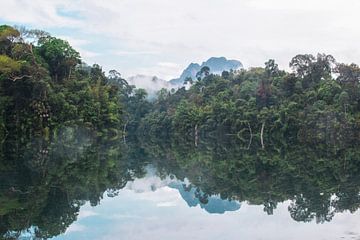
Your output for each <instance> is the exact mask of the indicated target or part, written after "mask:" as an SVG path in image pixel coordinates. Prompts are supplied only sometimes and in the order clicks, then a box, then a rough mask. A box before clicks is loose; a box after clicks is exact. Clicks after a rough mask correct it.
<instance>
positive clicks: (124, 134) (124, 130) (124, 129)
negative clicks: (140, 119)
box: [123, 120, 129, 143]
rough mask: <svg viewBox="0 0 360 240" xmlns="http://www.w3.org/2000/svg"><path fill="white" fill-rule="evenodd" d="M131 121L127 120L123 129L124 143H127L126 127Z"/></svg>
mask: <svg viewBox="0 0 360 240" xmlns="http://www.w3.org/2000/svg"><path fill="white" fill-rule="evenodd" d="M128 122H129V120H127V121H126V122H125V124H124V128H123V138H124V143H126V126H127V124H128Z"/></svg>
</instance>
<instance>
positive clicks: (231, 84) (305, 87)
mask: <svg viewBox="0 0 360 240" xmlns="http://www.w3.org/2000/svg"><path fill="white" fill-rule="evenodd" d="M290 67H291V69H293V72H291V73H288V72H286V71H282V70H279V68H278V65H277V64H276V63H275V62H274V60H269V61H267V62H266V63H265V67H264V68H260V67H256V68H250V69H248V70H241V71H236V72H233V71H230V72H223V73H222V75H221V76H219V75H214V74H209V68H207V67H203V68H202V69H201V71H200V72H199V73H198V79H187V81H188V83H190V85H191V86H190V88H189V89H188V90H186V87H185V86H184V87H182V88H180V89H178V90H177V91H175V92H171V91H170V92H169V91H167V90H165V89H163V90H161V91H160V92H159V94H158V98H157V100H156V102H155V103H153V105H152V109H151V111H150V112H149V113H148V114H147V115H146V116H145V118H143V119H142V120H141V123H140V125H139V129H138V133H140V134H146V135H155V136H156V135H159V134H169V133H176V134H180V135H188V134H192V135H195V137H196V136H197V135H198V134H202V135H208V134H209V133H212V132H214V131H217V132H219V131H220V132H226V133H230V134H237V135H238V136H239V137H240V138H243V139H246V140H247V141H249V139H250V141H251V139H252V137H253V136H255V137H258V138H260V140H261V142H262V145H263V147H264V145H265V140H264V139H265V135H266V136H268V137H270V136H277V137H279V136H280V137H286V138H287V139H295V140H301V141H304V142H326V143H340V142H349V141H352V140H353V139H359V128H360V88H359V81H360V68H359V67H358V66H357V65H356V64H350V65H347V64H342V63H337V62H336V61H335V59H334V58H333V57H332V56H330V55H325V54H318V55H317V56H316V57H314V56H312V55H297V56H295V57H294V58H293V59H292V60H291V62H290ZM187 86H189V84H188V85H187Z"/></svg>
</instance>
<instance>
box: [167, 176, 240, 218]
mask: <svg viewBox="0 0 360 240" xmlns="http://www.w3.org/2000/svg"><path fill="white" fill-rule="evenodd" d="M169 187H171V188H175V189H178V190H179V193H180V195H181V197H182V198H183V199H184V200H185V201H186V203H187V204H188V206H189V207H196V206H197V205H198V204H199V205H200V207H201V208H203V209H205V211H207V212H208V213H219V214H223V213H225V212H226V211H236V210H239V209H240V206H241V205H240V203H238V202H236V201H229V200H223V199H221V198H220V197H218V196H206V195H204V193H203V192H201V191H198V190H197V189H196V188H194V187H191V186H190V187H186V186H185V185H184V184H182V183H180V182H172V183H170V184H169Z"/></svg>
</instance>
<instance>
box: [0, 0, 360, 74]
mask: <svg viewBox="0 0 360 240" xmlns="http://www.w3.org/2000/svg"><path fill="white" fill-rule="evenodd" d="M359 10H360V2H359V1H356V0H317V1H310V0H301V1H300V0H292V1H289V0H271V1H270V0H240V1H238V0H221V1H220V0H210V1H209V0H197V1H193V0H183V1H168V0H151V1H149V0H121V1H110V0H104V1H95V0H87V1H84V0H75V1H70V0H67V1H65V0H61V1H60V0H53V1H46V0H33V1H25V0H9V1H5V2H4V3H2V7H1V9H0V16H1V17H0V21H2V22H5V23H10V24H22V25H26V26H30V27H34V28H41V29H45V30H47V31H50V32H51V33H53V34H54V35H57V36H65V38H66V39H68V40H69V41H70V43H72V44H74V45H75V47H77V48H78V49H79V50H80V52H81V53H82V55H83V57H84V59H85V60H86V61H88V62H89V63H94V62H97V63H99V64H101V65H103V66H104V68H105V69H106V70H109V69H112V68H115V69H118V70H119V71H120V72H122V73H123V75H124V76H131V75H136V74H146V75H154V74H157V75H158V76H159V77H160V78H164V79H169V78H172V77H176V76H178V75H180V73H181V71H182V69H183V68H185V67H186V66H187V65H188V64H189V63H190V62H202V61H204V60H206V59H208V58H209V57H211V56H225V57H228V58H233V59H238V60H240V61H242V62H243V63H244V65H245V67H246V66H253V65H262V64H263V63H264V62H265V61H266V60H267V59H269V58H275V59H276V60H277V61H278V62H279V63H280V66H282V67H286V66H287V64H288V62H289V60H290V58H291V57H293V56H294V55H295V54H297V53H317V52H326V53H328V54H333V55H334V56H335V57H336V58H337V59H338V60H339V61H345V62H360V52H359V50H358V49H359V42H358V41H357V40H358V39H360V28H358V27H357V23H358V22H360V15H359V14H358V11H359ZM163 63H166V64H163Z"/></svg>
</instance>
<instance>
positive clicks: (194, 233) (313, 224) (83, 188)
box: [0, 129, 360, 240]
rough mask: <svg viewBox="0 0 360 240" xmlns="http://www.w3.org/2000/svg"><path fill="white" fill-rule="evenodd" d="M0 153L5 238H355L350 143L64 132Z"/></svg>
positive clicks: (8, 144) (358, 228)
mask: <svg viewBox="0 0 360 240" xmlns="http://www.w3.org/2000/svg"><path fill="white" fill-rule="evenodd" d="M0 154H1V155H0V156H1V161H0V234H1V236H2V238H4V239H17V238H18V239H50V238H51V239H134V240H135V239H277V240H278V239H360V213H359V211H357V209H358V207H359V206H360V194H359V192H360V184H359V182H360V150H359V148H358V147H357V146H324V145H321V144H318V145H316V146H315V145H311V146H307V145H304V144H293V143H291V144H290V143H286V142H285V143H284V142H281V141H280V142H278V143H272V144H268V145H267V147H266V148H265V149H261V147H259V146H257V145H256V144H253V146H251V148H249V149H248V146H247V143H243V142H241V141H240V140H238V139H235V138H232V137H230V138H225V139H208V140H206V141H205V140H203V141H201V142H200V143H199V144H198V146H194V144H193V142H191V141H185V140H183V139H182V140H180V139H178V140H172V141H167V142H164V141H160V142H159V141H157V142H154V141H150V140H147V141H140V142H139V141H134V142H128V143H126V144H124V143H121V141H120V140H114V139H113V140H99V139H98V138H94V137H93V136H91V135H89V134H85V133H83V132H80V133H78V132H77V131H74V130H73V129H70V130H69V129H66V130H64V131H63V132H62V133H61V134H58V135H57V136H56V137H53V138H52V139H51V140H49V139H42V138H33V139H30V140H19V139H12V140H9V141H5V142H4V143H3V145H2V150H1V153H0Z"/></svg>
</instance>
